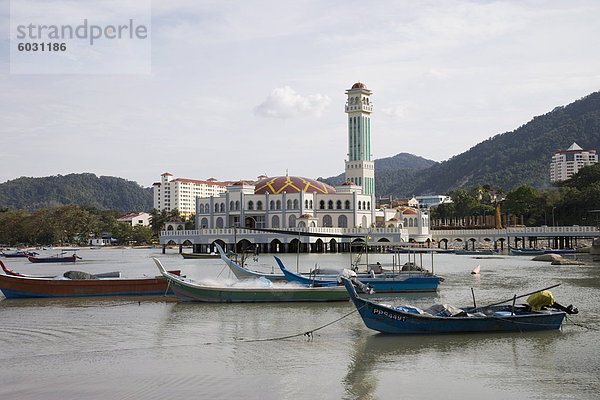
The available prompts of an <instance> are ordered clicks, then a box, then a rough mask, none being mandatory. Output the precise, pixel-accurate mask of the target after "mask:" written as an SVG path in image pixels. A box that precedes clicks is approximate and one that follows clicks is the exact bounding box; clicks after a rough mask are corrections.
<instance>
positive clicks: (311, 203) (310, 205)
mask: <svg viewBox="0 0 600 400" xmlns="http://www.w3.org/2000/svg"><path fill="white" fill-rule="evenodd" d="M308 208H313V202H312V200H311V201H310V202H309V203H308Z"/></svg>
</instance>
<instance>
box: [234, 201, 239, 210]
mask: <svg viewBox="0 0 600 400" xmlns="http://www.w3.org/2000/svg"><path fill="white" fill-rule="evenodd" d="M235 209H236V210H239V209H240V201H239V200H237V201H236V202H235Z"/></svg>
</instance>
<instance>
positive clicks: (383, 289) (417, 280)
mask: <svg viewBox="0 0 600 400" xmlns="http://www.w3.org/2000/svg"><path fill="white" fill-rule="evenodd" d="M275 260H276V261H277V264H278V265H279V268H280V269H281V271H282V272H283V274H284V275H285V277H286V279H287V280H288V282H292V283H294V282H295V283H300V284H303V285H315V286H316V285H318V286H338V285H340V283H339V282H338V280H337V279H321V278H319V277H314V276H306V275H301V274H296V273H294V272H292V271H290V270H288V269H287V268H286V267H285V265H283V262H282V261H281V259H280V258H279V257H275ZM357 279H358V280H359V281H360V282H361V283H363V284H365V285H368V286H370V287H372V288H373V290H375V292H376V293H391V292H393V293H397V292H435V291H436V290H437V288H438V285H439V283H440V279H441V278H440V277H439V276H432V275H431V274H429V276H426V275H424V274H422V273H421V272H408V273H406V274H404V273H402V274H401V275H400V276H398V277H394V278H388V277H385V276H382V277H376V276H375V274H373V275H372V276H370V277H368V278H365V277H358V278H357Z"/></svg>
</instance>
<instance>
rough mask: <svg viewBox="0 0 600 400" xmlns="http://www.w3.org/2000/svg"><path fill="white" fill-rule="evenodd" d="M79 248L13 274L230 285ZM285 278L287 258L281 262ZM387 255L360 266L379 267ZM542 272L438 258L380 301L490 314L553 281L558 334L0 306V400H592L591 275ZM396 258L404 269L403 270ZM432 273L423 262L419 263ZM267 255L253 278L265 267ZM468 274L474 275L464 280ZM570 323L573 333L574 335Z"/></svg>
mask: <svg viewBox="0 0 600 400" xmlns="http://www.w3.org/2000/svg"><path fill="white" fill-rule="evenodd" d="M170 252H171V253H170V254H166V255H162V254H160V251H159V250H155V249H153V250H137V249H102V250H81V251H79V255H80V256H81V257H83V261H82V262H81V263H80V262H79V261H78V263H77V265H76V266H72V265H70V266H69V265H43V264H41V265H34V264H30V263H29V262H27V261H26V260H25V261H22V260H17V261H12V260H5V262H6V261H8V265H9V267H11V268H12V269H14V270H16V271H19V272H24V273H31V274H34V273H38V274H46V273H51V274H52V273H61V272H64V271H65V270H66V269H78V270H84V271H88V272H108V271H115V270H120V271H122V273H123V275H125V276H140V275H143V274H145V275H156V274H157V271H156V270H155V267H154V264H153V262H152V261H151V259H150V257H151V256H158V257H159V258H161V259H162V260H163V264H165V265H166V266H168V267H169V268H170V269H176V268H177V269H178V268H180V269H182V270H183V273H185V274H186V275H187V276H188V277H191V278H195V279H202V278H219V279H232V278H231V276H230V274H229V273H228V271H226V270H224V269H223V266H222V264H221V261H220V260H183V259H182V258H181V257H180V256H179V255H177V254H176V250H170ZM283 259H284V262H286V264H288V267H289V268H290V269H292V270H295V268H296V257H295V256H293V255H290V256H287V255H286V256H284V257H283ZM348 260H349V255H347V254H343V255H320V256H318V255H302V256H300V265H301V268H300V269H301V270H303V269H304V268H302V266H305V269H308V268H309V267H313V266H314V265H315V264H319V265H322V266H326V265H336V266H344V265H347V263H348ZM390 260H391V258H390V257H389V256H387V255H371V256H370V259H369V261H370V262H373V261H381V262H382V263H383V262H389V261H390ZM583 260H584V261H586V265H582V266H551V265H550V264H549V263H538V262H533V261H529V257H510V256H506V257H504V258H500V259H498V258H487V259H474V258H471V257H469V256H455V255H439V256H436V258H435V272H436V273H437V274H439V275H441V276H443V277H445V279H446V280H445V282H443V283H442V284H441V285H440V288H439V290H438V292H437V293H435V294H419V295H417V294H411V295H405V296H401V295H396V296H393V297H385V301H386V302H388V303H395V304H407V303H408V304H412V305H416V306H422V307H425V306H428V305H431V304H432V303H440V302H443V303H451V304H454V305H469V304H471V303H472V298H471V290H470V288H471V287H472V288H474V290H475V294H476V297H477V300H478V304H486V303H492V302H495V301H498V300H502V299H506V298H509V297H511V296H512V295H513V294H517V295H519V294H523V293H527V292H530V291H533V290H536V289H539V288H543V287H546V286H550V285H552V284H555V283H562V285H561V286H559V287H557V288H555V289H553V290H552V292H553V294H554V297H555V299H556V300H557V301H558V302H560V303H562V304H564V305H568V304H571V303H573V304H574V305H576V306H577V307H579V310H580V314H579V315H575V316H572V317H570V318H569V320H567V321H566V323H565V324H564V325H563V328H562V330H561V331H557V332H541V333H523V334H520V333H516V334H487V335H480V334H467V335H441V336H409V337H403V336H386V335H381V334H377V333H376V332H374V331H371V330H369V329H367V328H366V327H365V326H364V324H363V323H362V321H361V320H360V317H359V316H358V314H357V313H354V314H352V315H350V316H348V317H347V318H344V319H342V320H341V321H339V322H337V323H335V324H333V325H330V326H328V327H326V328H324V329H321V330H318V331H316V332H315V334H314V337H313V339H312V340H308V339H307V338H306V337H304V336H299V337H296V338H292V339H287V340H273V341H252V340H255V339H268V338H276V337H282V336H287V335H294V334H298V333H302V332H306V331H308V330H312V329H315V328H318V327H320V326H323V325H325V324H327V323H329V322H331V321H334V320H335V319H337V318H340V317H342V316H344V315H346V314H347V313H349V312H351V311H352V310H353V306H351V305H350V303H345V302H343V303H337V304H279V305H257V304H238V305H236V304H200V303H199V304H181V303H178V302H177V301H176V300H175V299H174V298H165V297H160V296H157V297H152V298H144V297H136V298H129V297H121V298H100V299H86V298H83V299H60V300H55V299H45V300H6V299H3V300H0V338H1V339H0V343H1V344H2V346H1V350H0V362H1V363H2V366H3V368H2V371H1V372H0V399H61V400H62V399H84V398H85V399H155V398H156V399H163V398H179V397H182V398H183V397H186V398H189V397H191V398H218V399H229V398H231V399H236V398H245V399H311V400H313V399H315V398H319V399H391V398H410V399H431V398H434V397H435V398H460V399H481V398H482V397H484V396H486V397H488V398H494V399H515V398H520V399H554V398H556V399H559V398H560V399H564V398H573V399H592V398H599V397H600V358H599V356H600V335H599V334H598V329H599V328H600V315H599V314H600V313H599V311H598V300H599V297H600V296H599V293H600V291H599V287H600V279H599V278H600V264H599V263H594V262H592V260H591V258H587V259H585V258H584V259H583ZM403 261H406V260H403ZM423 262H424V264H425V266H430V265H431V258H430V256H426V257H425V258H424V260H423ZM273 264H274V261H273V259H272V256H270V255H262V256H261V257H260V259H259V260H258V262H256V263H253V265H254V268H256V269H261V268H262V269H263V270H265V271H268V270H271V266H272V265H273ZM477 264H480V265H481V276H480V277H477V276H473V275H471V274H470V271H471V269H473V267H475V266H476V265H477ZM573 322H574V323H577V324H579V325H583V326H584V327H581V326H577V325H574V324H573Z"/></svg>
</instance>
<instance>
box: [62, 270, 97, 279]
mask: <svg viewBox="0 0 600 400" xmlns="http://www.w3.org/2000/svg"><path fill="white" fill-rule="evenodd" d="M63 276H64V277H65V278H69V279H77V280H87V279H98V277H97V276H95V275H92V274H88V273H87V272H82V271H67V272H65V273H64V274H63Z"/></svg>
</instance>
